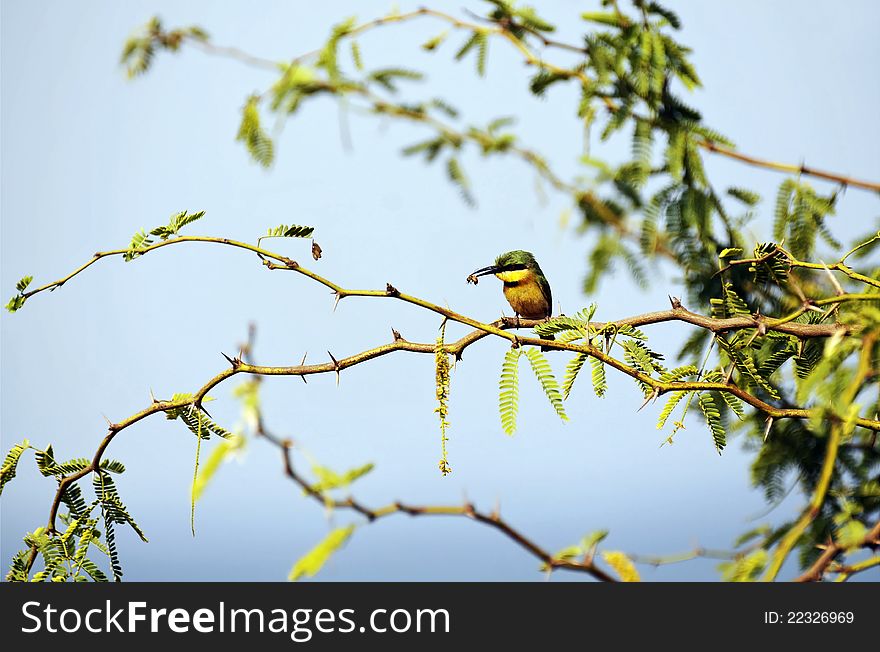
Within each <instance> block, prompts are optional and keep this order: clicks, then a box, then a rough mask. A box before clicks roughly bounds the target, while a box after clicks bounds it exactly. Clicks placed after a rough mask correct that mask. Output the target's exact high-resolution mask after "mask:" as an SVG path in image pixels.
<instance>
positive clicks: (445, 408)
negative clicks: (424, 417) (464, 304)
mask: <svg viewBox="0 0 880 652" xmlns="http://www.w3.org/2000/svg"><path fill="white" fill-rule="evenodd" d="M445 331H446V325H445V324H444V326H443V327H442V328H441V329H440V336H439V337H438V338H437V346H436V348H435V349H434V361H435V379H434V382H435V385H436V387H437V407H436V408H435V410H434V412H436V413H437V414H438V416H439V417H440V464H439V467H440V473H442V474H443V475H444V476H445V475H449V474H450V473H452V467H451V466H449V457H448V455H447V452H446V442H447V441H449V438H448V437H447V436H446V429H447V428H449V422H448V421H447V420H446V417H447V415H448V414H449V354H448V353H447V352H446V348H445V347H444V346H443V344H444V342H443V338H444V334H445Z"/></svg>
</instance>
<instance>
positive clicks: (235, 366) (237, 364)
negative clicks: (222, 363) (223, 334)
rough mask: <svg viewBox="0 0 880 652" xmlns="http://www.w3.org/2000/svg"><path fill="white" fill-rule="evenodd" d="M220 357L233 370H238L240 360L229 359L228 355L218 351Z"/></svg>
mask: <svg viewBox="0 0 880 652" xmlns="http://www.w3.org/2000/svg"><path fill="white" fill-rule="evenodd" d="M220 355H222V356H223V357H224V358H226V361H227V362H229V364H230V365H232V368H233V369H238V368H239V367H240V366H241V359H240V358H230V357H229V356H228V355H226V354H225V353H223V351H220Z"/></svg>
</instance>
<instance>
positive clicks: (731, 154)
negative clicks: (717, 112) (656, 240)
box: [184, 7, 880, 192]
mask: <svg viewBox="0 0 880 652" xmlns="http://www.w3.org/2000/svg"><path fill="white" fill-rule="evenodd" d="M425 16H430V17H433V18H436V19H438V20H441V21H444V22H446V23H448V24H450V25H451V26H452V27H454V28H457V29H466V30H470V31H473V32H480V33H483V34H487V35H496V36H499V37H501V38H503V39H505V40H507V41H508V42H510V43H511V45H512V46H513V47H514V48H515V49H516V50H517V51H518V52H520V54H522V55H523V58H524V60H525V62H526V64H527V65H529V66H534V67H536V68H541V69H542V70H545V71H547V72H549V73H551V74H554V75H560V76H562V77H566V78H569V79H577V80H579V81H580V82H581V84H583V85H584V86H586V87H590V86H593V85H594V84H595V83H596V82H595V80H593V79H592V78H590V77H589V76H588V75H586V74H585V73H584V72H583V71H582V70H579V69H577V68H575V69H571V68H565V67H560V66H557V65H554V64H552V63H549V62H547V61H545V60H544V59H543V58H541V57H539V56H537V55H536V54H535V53H534V52H532V50H531V49H529V47H528V45H527V43H526V42H525V41H524V40H522V39H520V38H518V37H517V36H516V35H515V34H513V32H511V31H510V29H509V27H512V26H513V25H510V26H506V25H501V24H499V25H497V26H495V27H492V26H486V25H478V24H476V23H472V22H468V21H465V20H461V19H459V18H456V17H455V16H452V15H450V14H447V13H444V12H442V11H437V10H434V9H429V8H427V7H422V8H420V9H417V10H415V11H411V12H407V13H400V14H391V15H389V16H383V17H381V18H377V19H374V20H371V21H368V22H365V23H362V24H361V25H358V26H356V27H354V28H352V29H351V30H349V31H348V32H347V33H346V34H344V35H343V36H342V38H351V37H353V36H357V35H360V34H363V33H364V32H367V31H369V30H371V29H374V28H377V27H382V26H384V25H391V24H395V23H398V24H399V23H404V22H407V21H411V20H413V19H417V18H421V17H425ZM517 26H519V27H522V26H520V25H517ZM526 31H527V32H529V33H530V34H532V35H533V36H536V38H538V39H539V40H540V42H541V43H542V44H543V45H544V46H546V47H550V48H555V49H561V50H567V51H571V52H578V53H583V54H586V53H587V50H586V48H583V47H579V46H577V45H572V44H568V43H562V42H560V41H555V40H552V39H548V38H546V37H545V36H543V35H540V34H537V35H536V34H535V32H534V31H533V30H528V29H527V30H526ZM184 38H185V39H186V40H187V41H188V42H190V43H193V44H194V45H196V46H197V47H199V48H201V49H202V50H203V51H206V52H209V53H212V54H220V55H223V56H229V57H232V58H235V59H237V60H239V61H242V62H243V63H246V64H248V65H253V66H256V67H259V68H262V69H272V70H276V71H277V70H278V62H275V61H271V60H269V59H262V58H260V57H255V56H253V55H250V54H248V53H246V52H244V51H242V50H240V49H238V48H234V47H224V46H216V45H213V44H211V43H208V42H206V41H204V40H201V39H198V38H195V37H192V36H190V35H185V36H184ZM319 53H320V50H312V51H310V52H306V53H304V54H301V55H299V56H296V57H294V58H293V59H292V60H291V63H301V62H303V61H305V60H307V59H309V58H312V57H315V56H317V55H318V54H319ZM602 99H603V101H604V103H605V106H606V107H607V108H608V109H609V110H616V109H617V106H616V104H615V103H614V101H613V100H612V99H611V98H609V97H604V98H602ZM696 143H697V145H698V146H700V147H701V148H703V149H705V150H706V151H709V152H712V153H714V154H718V155H720V156H725V157H727V158H730V159H733V160H736V161H740V162H742V163H746V164H748V165H753V166H756V167H761V168H764V169H767V170H775V171H777V172H786V173H790V174H800V175H805V176H813V177H816V178H820V179H825V180H827V181H834V182H836V183H839V184H842V185H844V186H851V187H853V188H861V189H864V190H870V191H873V192H880V183H878V182H874V181H866V180H861V179H856V178H853V177H850V176H846V175H843V174H838V173H835V172H828V171H825V170H820V169H817V168H813V167H809V166H807V165H805V164H800V165H794V164H791V163H779V162H776V161H770V160H767V159H762V158H759V157H756V156H751V155H749V154H744V153H741V152H738V151H736V150H735V149H731V148H729V147H725V146H723V145H719V144H717V143H715V142H713V141H711V140H708V139H699V140H697V141H696Z"/></svg>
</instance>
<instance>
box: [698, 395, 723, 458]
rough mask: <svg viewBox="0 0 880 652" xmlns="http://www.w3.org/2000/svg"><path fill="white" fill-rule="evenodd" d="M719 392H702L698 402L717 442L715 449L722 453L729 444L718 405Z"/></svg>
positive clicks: (713, 438)
mask: <svg viewBox="0 0 880 652" xmlns="http://www.w3.org/2000/svg"><path fill="white" fill-rule="evenodd" d="M717 396H718V393H717V392H701V393H700V395H699V398H698V399H697V403H698V404H699V405H700V410H701V411H702V412H703V416H704V417H705V418H706V423H707V424H709V430H711V431H712V440H713V441H714V442H715V450H716V451H718V454H719V455H721V451H722V450H724V447H725V446H726V445H727V431H726V429H725V427H724V423H723V421H722V420H721V409H720V407H719V405H718V400H717Z"/></svg>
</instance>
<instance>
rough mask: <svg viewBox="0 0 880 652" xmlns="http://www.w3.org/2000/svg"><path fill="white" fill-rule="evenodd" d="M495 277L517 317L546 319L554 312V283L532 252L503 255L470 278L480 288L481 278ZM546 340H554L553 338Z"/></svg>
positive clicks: (470, 281)
mask: <svg viewBox="0 0 880 652" xmlns="http://www.w3.org/2000/svg"><path fill="white" fill-rule="evenodd" d="M487 274H494V275H495V276H496V277H497V278H499V279H501V280H502V281H503V282H504V297H505V298H506V299H507V302H508V303H509V304H510V307H511V308H513V311H514V312H515V313H516V315H517V317H525V318H526V319H546V318H547V317H549V316H550V314H551V313H552V311H553V308H552V306H553V303H552V302H553V295H552V294H551V293H550V283H548V282H547V277H546V276H544V272H542V271H541V267H540V266H539V265H538V261H537V260H535V257H534V256H533V255H532V254H531V253H529V252H528V251H522V250H516V251H508V252H507V253H505V254H501V255H500V256H498V258H496V259H495V264H494V265H490V266H489V267H484V268H482V269H478V270H477V271H475V272H474V273H473V274H471V275H470V276H468V277H467V280H468V283H473V284H475V285H476V283H477V278H478V277H480V276H486V275H487ZM546 339H553V338H552V337H550V338H546Z"/></svg>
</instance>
